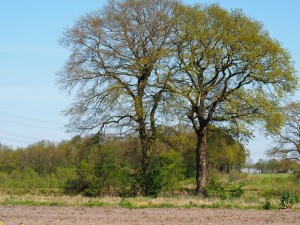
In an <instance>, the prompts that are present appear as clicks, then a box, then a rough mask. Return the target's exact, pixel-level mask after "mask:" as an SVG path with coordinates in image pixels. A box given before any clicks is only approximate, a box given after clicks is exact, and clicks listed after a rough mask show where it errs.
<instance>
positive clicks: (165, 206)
mask: <svg viewBox="0 0 300 225" xmlns="http://www.w3.org/2000/svg"><path fill="white" fill-rule="evenodd" d="M155 208H176V206H175V205H174V204H171V203H162V204H159V205H156V206H155Z"/></svg>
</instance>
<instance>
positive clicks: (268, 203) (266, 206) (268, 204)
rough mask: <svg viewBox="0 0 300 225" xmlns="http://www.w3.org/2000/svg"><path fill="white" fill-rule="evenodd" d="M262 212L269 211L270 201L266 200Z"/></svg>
mask: <svg viewBox="0 0 300 225" xmlns="http://www.w3.org/2000/svg"><path fill="white" fill-rule="evenodd" d="M263 209H264V210H270V209H271V202H270V200H266V202H265V204H264V205H263Z"/></svg>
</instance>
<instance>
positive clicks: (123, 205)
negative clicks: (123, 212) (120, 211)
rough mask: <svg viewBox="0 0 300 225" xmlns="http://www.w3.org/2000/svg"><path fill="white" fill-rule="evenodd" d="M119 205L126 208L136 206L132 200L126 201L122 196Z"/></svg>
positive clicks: (134, 207)
mask: <svg viewBox="0 0 300 225" xmlns="http://www.w3.org/2000/svg"><path fill="white" fill-rule="evenodd" d="M119 206H121V207H122V208H126V209H136V208H138V206H136V205H134V204H133V203H132V202H130V201H128V200H127V199H125V198H123V199H121V201H120V202H119Z"/></svg>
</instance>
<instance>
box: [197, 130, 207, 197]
mask: <svg viewBox="0 0 300 225" xmlns="http://www.w3.org/2000/svg"><path fill="white" fill-rule="evenodd" d="M197 136H198V140H197V149H196V182H197V187H196V195H198V196H202V195H203V190H204V187H205V186H206V176H207V163H206V151H207V143H206V137H207V125H202V126H201V127H200V129H199V132H198V133H197Z"/></svg>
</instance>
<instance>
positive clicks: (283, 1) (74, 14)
mask: <svg viewBox="0 0 300 225" xmlns="http://www.w3.org/2000/svg"><path fill="white" fill-rule="evenodd" d="M105 2H106V1H104V0H76V1H71V0H51V1H50V0H48V1H37V0H26V1H20V0H18V1H17V0H10V1H2V3H1V8H0V32H1V35H0V106H1V107H0V143H3V144H7V145H9V146H12V147H18V146H21V147H25V146H27V145H28V144H32V143H34V142H37V141H39V140H50V141H57V142H58V141H61V140H63V139H69V138H71V137H72V136H73V135H74V134H66V133H65V129H64V124H66V122H67V118H65V117H64V116H63V114H62V112H61V111H62V110H63V109H65V108H66V107H67V106H68V105H69V104H70V103H71V99H70V98H69V97H68V96H67V94H66V93H62V92H60V91H59V89H58V87H57V86H56V84H55V82H56V79H57V77H56V75H55V73H56V72H57V71H59V69H60V68H61V67H62V66H63V64H64V62H65V60H66V59H67V56H68V52H67V51H66V50H65V49H63V48H62V47H61V46H60V45H59V44H58V40H59V38H60V37H61V36H62V32H63V31H64V29H65V28H66V27H68V26H72V25H73V24H74V21H75V20H76V19H78V18H79V17H80V16H81V15H84V14H85V13H87V12H89V11H92V10H94V9H97V8H99V7H101V6H103V4H105ZM183 2H184V3H187V4H194V3H219V4H220V5H221V6H223V7H224V8H226V9H235V8H241V9H242V10H243V11H244V12H245V14H246V15H248V16H250V17H252V18H253V19H256V20H258V21H260V22H262V23H263V24H264V26H265V29H266V30H268V31H269V32H270V35H271V37H273V38H275V39H277V40H279V41H280V42H281V43H282V45H283V46H284V47H285V48H287V49H288V50H289V51H290V52H291V54H292V56H293V59H294V61H295V65H296V69H297V70H298V71H300V45H299V40H300V26H299V23H300V14H299V12H298V10H299V8H300V1H299V0H239V1H238V0H219V1H199V0H198V1H192V0H190V1H187V0H186V1H183ZM299 95H300V94H299V92H298V93H297V96H296V97H294V98H295V99H298V100H300V96H299ZM256 136H257V138H256V139H254V141H251V142H250V143H249V145H248V146H247V147H248V148H249V149H250V150H251V152H252V156H251V157H252V158H253V160H254V161H256V160H257V159H258V158H264V157H265V156H264V152H265V150H266V148H268V146H270V140H265V138H264V137H263V135H262V134H260V133H257V134H256Z"/></svg>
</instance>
